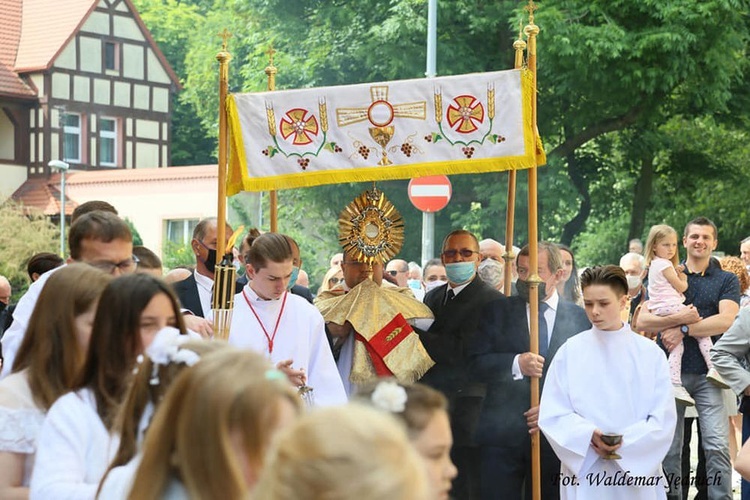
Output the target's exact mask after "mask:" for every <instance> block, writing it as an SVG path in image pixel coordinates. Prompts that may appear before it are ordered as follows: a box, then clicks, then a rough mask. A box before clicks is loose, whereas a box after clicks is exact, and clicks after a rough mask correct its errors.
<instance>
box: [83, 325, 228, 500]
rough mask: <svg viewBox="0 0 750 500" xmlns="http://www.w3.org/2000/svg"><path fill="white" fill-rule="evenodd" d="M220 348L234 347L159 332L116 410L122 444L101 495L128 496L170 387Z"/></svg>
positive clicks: (176, 332) (170, 330) (110, 499)
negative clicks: (148, 433)
mask: <svg viewBox="0 0 750 500" xmlns="http://www.w3.org/2000/svg"><path fill="white" fill-rule="evenodd" d="M221 349H231V347H230V346H229V344H227V343H226V342H220V341H215V342H207V341H203V340H201V339H200V337H199V336H198V335H197V334H194V333H193V332H189V334H188V335H181V334H180V331H179V330H177V329H176V328H171V327H167V328H165V329H163V330H161V331H159V333H157V334H156V337H155V338H154V341H153V342H152V343H151V345H150V346H148V347H147V348H146V355H145V356H144V358H143V359H142V360H141V361H139V363H138V366H137V367H136V374H135V377H134V378H133V382H132V383H131V384H130V387H128V391H127V393H126V394H125V398H124V402H123V404H122V405H121V406H120V408H119V410H118V412H117V417H116V418H115V426H114V432H115V434H117V435H118V436H119V438H120V447H119V448H118V450H117V453H116V455H115V458H114V460H112V463H111V464H110V466H109V469H108V470H107V473H106V474H105V475H104V478H103V479H102V482H101V486H100V488H99V493H98V495H97V497H98V498H102V499H107V500H115V499H125V498H127V495H128V492H129V491H130V488H131V487H132V485H133V477H134V476H135V471H136V469H137V468H138V465H139V464H140V460H141V456H140V449H141V445H142V444H143V438H144V436H145V433H146V431H147V430H148V427H149V425H150V424H151V419H152V417H153V416H154V412H155V410H156V408H157V407H158V406H159V404H160V403H161V401H162V399H163V398H164V395H165V394H166V393H167V389H169V387H170V386H171V385H172V382H174V380H175V379H176V378H177V376H178V375H179V374H180V373H182V371H183V370H184V369H185V368H187V367H189V366H193V365H194V364H195V363H197V362H198V361H199V360H200V359H201V358H202V357H203V356H204V355H206V354H208V353H211V352H215V351H218V350H221Z"/></svg>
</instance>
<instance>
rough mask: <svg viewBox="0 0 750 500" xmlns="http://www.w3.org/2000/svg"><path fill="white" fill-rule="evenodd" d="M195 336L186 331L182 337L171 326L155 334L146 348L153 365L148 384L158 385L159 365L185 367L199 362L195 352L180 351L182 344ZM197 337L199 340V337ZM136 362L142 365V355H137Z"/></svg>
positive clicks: (188, 350)
mask: <svg viewBox="0 0 750 500" xmlns="http://www.w3.org/2000/svg"><path fill="white" fill-rule="evenodd" d="M191 334H192V335H191ZM196 336H197V335H196V334H195V333H193V332H190V331H188V334H187V335H182V334H181V333H180V331H179V330H178V329H177V328H174V327H171V326H168V327H166V328H162V329H161V330H159V331H158V332H157V333H156V336H154V340H153V341H152V342H151V344H150V345H149V346H148V347H147V348H146V356H148V358H149V359H150V360H151V362H152V363H153V367H152V368H151V380H149V384H151V385H158V384H159V365H168V364H169V363H184V364H186V365H187V366H193V365H194V364H195V363H197V362H198V361H200V359H201V358H200V356H199V355H198V354H197V353H196V352H194V351H191V350H190V349H180V346H181V345H182V344H184V343H185V342H188V341H190V340H195V339H196ZM197 337H198V338H200V337H199V336H197ZM137 360H138V364H140V363H142V362H143V355H139V356H138V358H137ZM136 371H137V368H136Z"/></svg>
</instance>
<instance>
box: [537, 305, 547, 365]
mask: <svg viewBox="0 0 750 500" xmlns="http://www.w3.org/2000/svg"><path fill="white" fill-rule="evenodd" d="M547 309H549V306H548V305H547V303H546V302H540V303H539V355H540V356H543V357H545V358H546V357H547V347H548V346H549V333H548V332H547V320H546V319H544V311H546V310H547Z"/></svg>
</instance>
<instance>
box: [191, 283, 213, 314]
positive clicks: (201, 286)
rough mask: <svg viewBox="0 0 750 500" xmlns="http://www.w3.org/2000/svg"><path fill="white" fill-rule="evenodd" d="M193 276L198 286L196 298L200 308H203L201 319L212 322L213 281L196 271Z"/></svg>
mask: <svg viewBox="0 0 750 500" xmlns="http://www.w3.org/2000/svg"><path fill="white" fill-rule="evenodd" d="M193 276H195V283H196V284H197V285H198V298H199V299H200V301H201V308H203V317H204V318H205V319H207V320H208V321H213V320H214V310H213V308H212V306H213V301H212V297H211V296H212V295H213V289H214V280H212V279H211V278H209V277H208V276H203V275H202V274H201V273H199V272H198V271H193Z"/></svg>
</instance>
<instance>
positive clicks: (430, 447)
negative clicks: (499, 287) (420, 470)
mask: <svg viewBox="0 0 750 500" xmlns="http://www.w3.org/2000/svg"><path fill="white" fill-rule="evenodd" d="M488 260H491V259H488ZM492 262H495V261H492ZM357 399H360V400H361V401H363V402H366V403H367V404H370V405H372V406H374V407H375V408H378V409H379V410H385V411H387V412H390V413H392V414H393V415H395V416H396V417H398V418H400V419H401V420H402V421H403V422H404V423H405V424H406V432H407V434H408V436H409V440H410V441H411V443H412V444H413V445H414V448H416V450H417V452H419V455H420V456H421V457H422V460H423V461H424V464H425V466H426V469H427V479H428V480H429V482H430V489H431V494H430V498H431V499H432V500H444V499H446V500H447V499H448V498H449V495H450V490H451V485H452V483H453V479H454V478H455V477H456V474H458V469H456V466H455V465H454V464H453V461H452V460H451V456H450V451H451V446H452V445H453V435H452V433H451V425H450V420H449V418H448V400H447V399H446V398H445V396H444V395H443V393H441V392H439V391H436V390H435V389H433V388H432V387H428V386H426V385H424V384H419V383H417V384H411V385H400V384H399V383H398V382H396V381H395V380H382V381H380V382H378V383H377V385H373V386H370V387H366V388H362V389H361V390H360V391H359V392H358V393H357Z"/></svg>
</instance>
